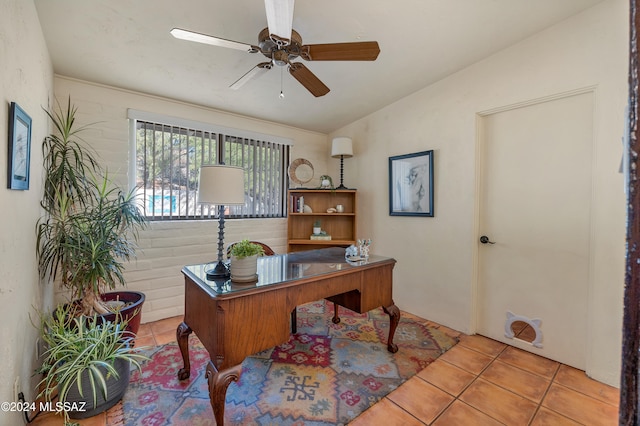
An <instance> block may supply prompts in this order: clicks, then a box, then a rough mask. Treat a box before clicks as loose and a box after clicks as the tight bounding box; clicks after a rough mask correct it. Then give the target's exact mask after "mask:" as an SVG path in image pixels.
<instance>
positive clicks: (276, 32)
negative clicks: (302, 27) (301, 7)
mask: <svg viewBox="0 0 640 426" xmlns="http://www.w3.org/2000/svg"><path fill="white" fill-rule="evenodd" d="M264 8H265V10H266V12H267V25H268V27H269V35H270V37H271V39H272V40H273V42H274V43H276V44H278V45H279V46H285V45H288V44H290V43H291V30H292V29H293V8H294V0H264Z"/></svg>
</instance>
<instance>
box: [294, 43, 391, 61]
mask: <svg viewBox="0 0 640 426" xmlns="http://www.w3.org/2000/svg"><path fill="white" fill-rule="evenodd" d="M303 50H304V52H303V53H302V54H301V55H300V56H301V57H302V58H303V59H306V60H307V61H375V60H376V58H377V57H378V54H379V53H380V46H378V42H377V41H356V42H353V43H327V44H309V45H306V46H303Z"/></svg>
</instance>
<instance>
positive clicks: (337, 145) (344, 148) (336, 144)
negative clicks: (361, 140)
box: [331, 137, 353, 189]
mask: <svg viewBox="0 0 640 426" xmlns="http://www.w3.org/2000/svg"><path fill="white" fill-rule="evenodd" d="M331 156H332V157H334V158H340V186H338V187H337V188H336V189H347V187H346V186H344V184H343V183H342V181H343V178H344V159H345V158H349V157H353V144H352V143H351V138H345V137H339V138H334V139H333V142H332V144H331Z"/></svg>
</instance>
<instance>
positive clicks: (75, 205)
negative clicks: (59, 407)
mask: <svg viewBox="0 0 640 426" xmlns="http://www.w3.org/2000/svg"><path fill="white" fill-rule="evenodd" d="M76 112H77V109H76V108H75V107H73V106H72V105H71V100H69V102H68V104H67V108H66V111H62V108H61V107H60V105H58V111H56V112H49V111H47V114H48V116H49V118H50V119H51V121H52V122H53V124H54V127H55V130H56V133H54V134H51V135H49V136H47V137H45V138H44V140H43V142H42V153H43V157H44V170H45V171H44V195H43V197H42V201H41V205H42V208H43V209H44V211H45V215H44V216H43V217H42V218H40V220H39V221H38V223H37V225H36V233H37V259H38V269H39V272H40V276H41V277H42V278H43V279H46V278H49V277H50V278H51V279H53V280H54V281H55V280H56V279H57V278H59V280H60V284H61V286H62V287H63V288H66V289H69V290H71V292H72V295H73V297H75V298H77V299H80V300H81V304H80V305H79V306H80V307H81V309H80V312H79V313H81V314H84V315H93V314H96V313H98V314H106V313H108V312H109V310H108V309H107V307H106V306H105V305H104V303H103V302H102V299H101V298H100V294H101V293H103V292H104V291H106V290H112V289H114V288H115V287H116V285H117V284H121V285H124V284H125V280H124V277H123V271H124V266H123V262H124V261H127V260H129V259H130V258H131V257H132V256H134V255H135V250H136V248H137V247H136V241H137V238H138V230H139V229H140V228H142V227H144V225H145V223H146V222H145V221H146V220H145V217H144V215H143V213H142V212H141V210H140V209H139V207H138V205H137V202H136V199H135V192H134V191H133V190H132V191H130V192H128V193H125V192H124V191H123V190H122V189H120V188H118V187H117V186H116V185H114V184H113V183H112V182H111V181H110V179H109V177H108V174H107V172H106V171H105V170H103V168H102V167H101V166H100V163H99V160H98V158H97V156H96V155H95V154H94V152H93V151H92V150H90V148H89V146H88V145H87V144H86V142H84V141H83V140H82V139H81V138H80V137H79V134H80V132H81V131H83V130H85V129H86V128H87V126H84V127H79V128H76V126H75V115H76Z"/></svg>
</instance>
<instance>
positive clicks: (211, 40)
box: [169, 28, 258, 53]
mask: <svg viewBox="0 0 640 426" xmlns="http://www.w3.org/2000/svg"><path fill="white" fill-rule="evenodd" d="M169 32H170V33H171V35H172V36H174V37H175V38H179V39H181V40H188V41H195V42H197V43H204V44H210V45H212V46H218V47H227V48H229V49H236V50H243V51H245V52H250V53H255V52H257V51H258V48H257V47H255V46H252V45H250V44H246V43H240V42H238V41H233V40H227V39H224V38H220V37H214V36H210V35H207V34H201V33H197V32H195V31H189V30H184V29H182V28H174V29H172V30H171V31H169Z"/></svg>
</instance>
